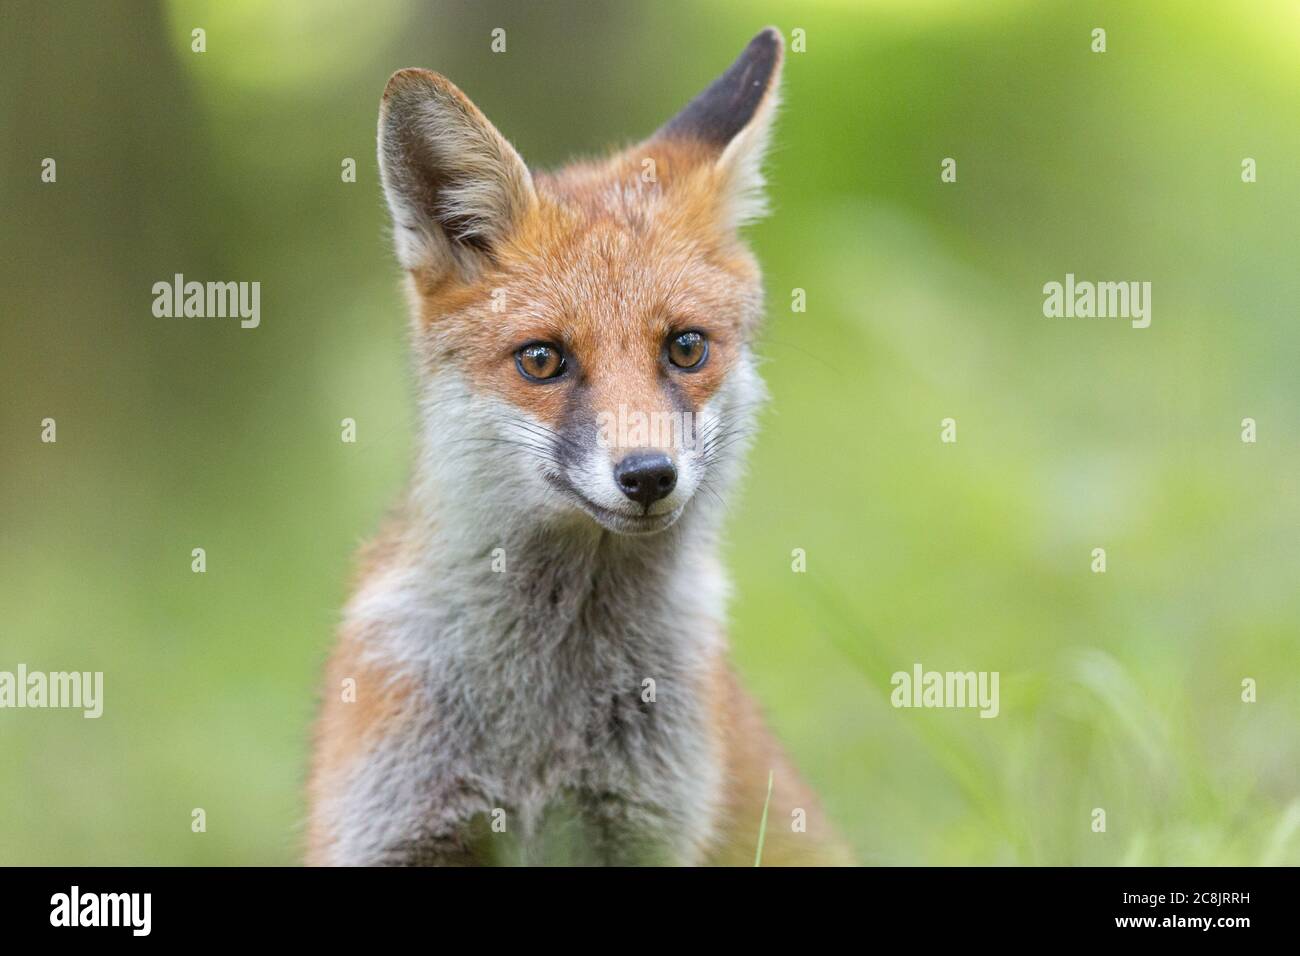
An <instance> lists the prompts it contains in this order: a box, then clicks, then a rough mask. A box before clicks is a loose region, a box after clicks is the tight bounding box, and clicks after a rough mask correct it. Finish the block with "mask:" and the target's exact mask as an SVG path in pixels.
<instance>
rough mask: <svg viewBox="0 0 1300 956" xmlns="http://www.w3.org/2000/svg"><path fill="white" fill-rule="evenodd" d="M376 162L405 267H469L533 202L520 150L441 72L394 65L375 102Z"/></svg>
mask: <svg viewBox="0 0 1300 956" xmlns="http://www.w3.org/2000/svg"><path fill="white" fill-rule="evenodd" d="M379 169H380V173H381V175H382V177H383V183H384V196H385V198H386V199H387V200H388V208H389V210H390V211H391V213H392V215H393V233H394V240H395V243H396V246H397V259H398V261H399V262H400V263H401V264H402V266H403V268H405V269H408V270H410V271H415V272H421V273H424V274H426V275H427V276H428V277H430V278H438V277H441V276H442V275H444V274H445V273H447V272H448V271H450V270H452V269H459V270H460V271H461V273H462V274H463V275H465V276H466V277H472V276H473V275H474V274H476V273H477V272H478V271H479V270H480V269H481V268H482V267H483V265H484V260H485V259H488V260H490V259H491V257H492V255H493V250H494V248H495V247H496V246H497V245H498V244H499V243H500V242H502V241H503V240H504V239H505V238H506V237H507V236H508V235H509V234H510V232H511V230H512V229H513V228H514V227H515V226H516V225H517V224H518V222H519V221H520V219H521V218H522V217H523V216H524V215H525V214H526V213H527V211H528V209H529V208H530V207H531V206H532V205H533V204H534V203H535V202H536V193H535V192H534V191H533V181H532V177H531V176H530V175H529V173H528V167H527V166H525V165H524V161H523V160H522V159H520V158H519V154H518V153H516V152H515V150H514V147H512V146H511V145H510V144H509V143H508V142H507V141H506V139H505V137H503V136H502V135H501V134H500V133H498V132H497V130H496V127H494V126H493V125H492V124H491V123H490V122H488V119H487V117H485V116H484V115H483V114H482V113H481V112H479V109H478V107H476V106H475V105H474V104H473V103H471V102H470V100H469V98H468V97H467V96H465V94H464V93H462V92H461V91H460V90H458V89H457V88H456V87H455V85H454V84H452V82H451V81H450V80H448V79H447V78H446V77H443V76H440V75H439V74H437V73H433V72H430V71H429V70H399V71H398V72H397V73H394V74H393V76H392V78H391V79H389V81H388V86H387V88H386V89H385V90H384V99H383V102H382V103H381V104H380V107H379Z"/></svg>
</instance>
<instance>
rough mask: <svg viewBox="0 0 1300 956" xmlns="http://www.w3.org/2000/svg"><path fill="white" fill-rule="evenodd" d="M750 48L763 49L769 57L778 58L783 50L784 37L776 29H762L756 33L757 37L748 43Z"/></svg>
mask: <svg viewBox="0 0 1300 956" xmlns="http://www.w3.org/2000/svg"><path fill="white" fill-rule="evenodd" d="M749 45H750V47H755V46H758V47H765V48H766V49H767V50H768V51H769V55H771V56H773V57H780V56H781V51H782V50H783V49H784V48H785V37H783V36H782V35H781V31H780V30H778V29H777V28H776V27H763V29H761V30H759V31H758V36H756V37H754V39H752V40H750V41H749Z"/></svg>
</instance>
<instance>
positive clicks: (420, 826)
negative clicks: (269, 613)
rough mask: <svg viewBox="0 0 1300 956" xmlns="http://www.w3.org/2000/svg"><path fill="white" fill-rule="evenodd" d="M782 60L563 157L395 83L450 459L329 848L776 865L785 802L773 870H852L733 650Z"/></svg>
mask: <svg viewBox="0 0 1300 956" xmlns="http://www.w3.org/2000/svg"><path fill="white" fill-rule="evenodd" d="M782 55H783V47H782V40H781V35H780V33H779V32H777V31H776V30H775V29H771V28H769V29H766V30H764V31H763V32H761V33H760V34H759V35H758V36H756V37H755V38H754V39H753V40H752V41H751V42H750V43H749V45H748V46H747V47H746V48H745V50H744V52H743V53H741V55H740V57H739V58H738V59H737V60H736V61H735V63H734V64H733V65H732V66H731V67H730V68H729V69H728V70H727V71H726V72H725V73H723V74H722V76H721V77H719V78H718V79H717V80H715V81H714V82H713V84H712V85H711V86H709V87H708V88H707V89H706V90H705V91H704V92H703V93H701V94H700V95H699V96H697V97H696V98H695V99H694V100H693V101H692V102H691V103H690V104H689V105H688V106H687V107H686V108H685V109H684V110H683V111H682V112H681V113H680V114H678V115H677V116H676V117H675V118H674V119H672V120H671V121H669V122H668V123H667V124H665V125H664V126H663V127H661V128H660V129H659V130H658V131H657V132H656V133H654V134H653V135H652V136H651V137H650V138H649V139H648V140H646V141H645V142H643V143H642V144H640V145H638V146H635V147H632V148H630V149H627V150H625V151H623V152H621V153H618V154H617V155H614V156H613V157H611V158H608V159H606V160H604V161H601V162H582V163H578V164H574V165H570V166H568V167H565V168H564V169H562V170H561V171H559V172H556V173H544V172H540V171H538V170H532V169H529V168H528V167H527V166H526V165H525V164H524V161H523V160H522V159H521V158H520V157H519V155H518V153H516V151H515V150H514V148H513V147H512V146H511V145H510V143H508V142H507V141H506V140H505V139H504V138H503V137H502V136H501V134H500V133H499V132H497V130H496V128H495V127H494V126H493V125H492V124H491V123H490V122H488V120H487V119H486V118H485V117H484V116H483V114H482V113H481V112H479V110H478V109H477V108H476V107H475V106H474V104H473V103H471V102H470V101H469V99H468V98H467V97H466V96H465V95H464V94H463V93H462V92H461V91H460V90H459V89H457V88H456V87H455V86H453V85H452V84H451V83H450V82H449V81H448V80H447V79H445V78H444V77H442V76H440V75H438V74H437V73H432V72H429V71H426V70H419V69H407V70H401V71H399V72H398V73H395V74H394V75H393V77H392V78H391V79H390V80H389V81H388V86H387V89H385V91H384V96H383V101H382V104H381V106H380V113H379V163H380V169H381V173H382V179H383V188H384V194H385V197H386V200H387V203H388V206H389V209H390V211H391V213H392V220H393V232H394V235H395V244H396V253H397V258H398V260H399V262H400V264H401V266H402V267H403V268H404V270H405V272H406V276H407V278H406V291H407V297H408V300H409V303H410V308H411V314H412V341H413V345H414V349H415V353H416V365H417V369H418V383H419V409H420V435H419V440H418V448H419V451H418V453H417V460H416V463H415V467H414V469H413V472H414V474H413V479H412V481H411V483H410V486H409V489H408V491H407V493H406V494H405V496H404V499H403V501H402V504H401V505H400V506H399V507H398V509H397V510H396V512H395V513H394V515H393V516H392V517H391V518H390V520H389V522H388V524H387V526H386V527H385V529H384V530H383V531H382V532H381V534H380V535H379V537H378V539H377V540H376V541H375V542H374V543H372V544H371V545H370V546H368V547H367V548H366V549H365V550H364V552H363V555H362V559H361V570H360V574H359V576H358V581H357V583H356V586H355V590H354V592H353V594H352V597H351V599H350V600H349V602H348V604H347V606H346V609H345V611H344V618H343V622H342V625H341V629H340V634H339V638H338V643H337V646H336V647H335V650H334V653H333V656H332V657H331V659H330V662H329V664H328V667H327V676H326V682H325V693H324V704H323V709H322V712H321V714H320V717H319V720H318V725H317V729H316V741H315V752H314V757H313V763H312V769H311V777H310V783H309V821H308V836H307V844H308V845H307V861H308V862H309V863H311V864H320V865H376V864H395V865H423V864H435V865H476V864H503V863H504V864H509V863H516V864H518V863H523V864H529V863H581V864H593V863H594V864H612V865H627V864H664V865H697V864H724V865H732V864H745V865H752V864H753V863H754V860H755V854H756V848H757V844H758V839H759V827H760V820H761V819H762V818H763V815H764V808H765V805H768V804H770V805H768V807H767V808H768V818H767V819H768V824H767V827H766V837H765V843H764V847H763V854H762V862H763V864H765V865H767V864H794V863H827V864H829V863H835V864H838V863H847V862H849V856H848V853H847V850H846V849H845V848H844V846H843V844H841V843H840V842H839V840H838V839H837V837H836V836H835V835H834V834H833V832H832V829H831V827H830V825H829V823H828V822H827V820H826V819H825V817H824V815H823V814H822V811H821V810H820V808H819V806H818V803H817V800H816V797H815V796H814V794H813V793H812V792H811V791H810V790H809V789H808V787H807V786H806V785H805V784H804V783H803V782H802V781H801V779H800V778H799V776H798V774H797V772H796V771H795V769H794V767H793V766H792V765H791V763H790V761H789V760H788V759H787V758H786V756H785V755H784V754H783V753H782V751H781V749H780V746H779V745H778V744H777V743H776V741H775V739H774V738H773V737H772V735H771V734H770V733H769V731H768V730H767V729H766V728H765V726H764V724H763V721H762V718H761V717H760V715H759V712H758V709H757V707H756V705H755V704H754V702H753V701H752V700H751V698H750V697H749V696H748V695H747V694H746V693H745V691H744V690H742V689H741V687H740V686H739V684H738V682H737V680H736V678H735V676H734V674H733V672H732V670H731V668H730V666H729V664H728V662H727V647H726V636H725V631H724V617H725V605H726V601H727V593H728V585H727V580H726V577H725V575H724V572H723V570H722V568H721V566H720V563H719V560H718V550H719V534H720V530H721V523H722V520H723V517H724V515H723V507H722V505H723V502H724V500H725V497H724V496H725V495H726V493H727V490H728V489H729V488H731V487H732V486H733V485H734V484H735V482H736V480H737V478H738V472H739V470H740V466H741V459H742V457H743V452H744V450H745V446H746V445H747V444H748V442H749V440H750V438H751V435H752V432H753V429H754V421H755V414H756V411H755V410H756V408H757V406H758V405H759V404H760V402H761V401H762V399H763V387H762V384H761V382H760V380H759V378H758V375H757V373H756V372H755V368H754V365H755V363H754V358H753V355H752V354H751V341H752V339H753V338H754V335H755V332H756V329H757V327H758V325H759V322H760V318H761V313H762V304H763V293H762V286H761V280H760V276H759V270H758V266H757V263H756V261H755V259H754V256H753V255H752V253H751V252H750V251H749V250H748V249H747V248H746V247H745V245H744V244H743V242H742V240H741V238H740V236H739V230H740V228H741V227H742V226H744V225H745V224H746V223H748V222H750V221H752V220H753V219H755V218H756V217H757V216H758V215H760V214H761V213H762V212H763V211H764V209H763V198H762V185H763V182H762V175H761V165H762V160H763V153H764V149H765V147H766V144H767V141H768V138H769V131H770V129H771V125H772V119H773V114H774V111H775V109H776V101H777V87H778V80H779V76H780V70H781V62H782ZM655 416H659V417H660V419H661V420H663V419H664V417H666V418H667V420H670V421H673V422H688V423H689V424H688V425H686V426H684V427H682V428H679V429H675V430H674V429H667V432H671V433H673V434H665V429H662V428H653V427H649V428H647V427H644V422H645V421H646V420H647V418H651V419H653V418H654V417H655ZM615 421H617V422H619V423H620V427H618V428H610V427H606V426H608V425H609V424H610V423H611V422H615ZM629 423H631V424H630V427H624V426H628V424H629ZM349 688H350V689H351V691H349ZM769 774H770V775H771V780H772V789H771V796H770V801H769V799H768V786H769Z"/></svg>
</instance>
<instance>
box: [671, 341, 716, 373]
mask: <svg viewBox="0 0 1300 956" xmlns="http://www.w3.org/2000/svg"><path fill="white" fill-rule="evenodd" d="M708 357H709V341H708V339H706V338H705V337H704V336H703V335H701V334H700V333H699V332H683V333H681V334H680V335H674V336H673V337H672V338H671V339H669V340H668V360H669V361H670V362H672V363H673V364H674V365H676V366H677V367H678V368H681V369H687V370H688V371H689V370H693V369H697V368H699V367H700V366H701V365H703V364H704V360H705V359H706V358H708Z"/></svg>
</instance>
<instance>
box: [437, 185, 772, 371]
mask: <svg viewBox="0 0 1300 956" xmlns="http://www.w3.org/2000/svg"><path fill="white" fill-rule="evenodd" d="M549 186H550V184H547V185H545V186H543V185H540V184H539V189H538V192H539V200H540V201H539V203H538V205H537V207H536V208H535V209H534V210H533V213H532V215H530V217H529V219H528V221H527V222H525V223H522V224H521V227H520V228H519V230H518V231H517V233H516V235H515V236H514V237H513V238H512V240H511V241H510V242H508V243H506V244H504V246H503V247H502V248H501V249H500V250H499V257H498V260H497V262H496V265H495V267H494V268H492V269H491V270H489V271H488V272H486V273H485V274H484V275H482V276H481V277H480V278H479V279H478V281H477V282H475V283H473V285H472V286H469V287H460V288H455V287H451V288H449V287H448V286H446V285H444V286H443V287H441V288H439V289H437V290H430V293H429V294H428V295H426V297H425V298H426V301H425V303H424V306H425V308H424V309H423V310H422V311H423V312H424V314H425V317H426V322H427V323H428V324H429V325H430V326H437V325H439V324H444V323H445V324H450V325H453V326H459V327H460V328H459V331H461V332H463V331H465V328H464V324H465V323H472V324H474V325H476V326H478V328H479V331H480V332H482V331H486V330H488V329H490V330H491V333H492V337H493V338H496V339H499V340H500V339H504V340H511V341H513V342H514V343H515V344H516V345H518V344H521V343H522V342H523V341H524V340H527V339H542V340H548V341H550V340H553V341H557V342H562V343H571V344H574V345H585V346H588V347H591V346H595V345H597V344H602V345H605V346H609V347H613V348H623V349H626V348H632V347H634V346H635V345H636V343H638V342H640V341H642V340H644V339H645V338H646V336H649V337H650V338H652V339H653V338H656V337H659V336H662V335H664V334H666V333H667V332H668V331H670V330H672V329H679V330H680V329H684V328H696V327H698V328H702V329H706V330H708V331H710V332H713V333H715V334H718V335H730V334H733V333H734V334H741V333H743V332H745V331H747V326H748V325H749V324H750V323H751V322H752V320H753V318H754V317H755V314H756V313H757V311H758V310H759V309H760V308H761V298H762V294H761V285H760V279H759V273H758V269H757V265H756V263H755V261H754V259H753V257H752V255H751V254H750V253H749V252H748V250H747V249H745V248H744V247H743V246H741V245H740V244H738V243H735V242H729V241H727V240H726V239H725V237H723V236H721V235H719V234H718V233H717V231H716V230H714V229H713V228H711V226H710V224H709V223H708V222H707V221H701V220H700V219H698V218H697V219H692V217H691V214H690V210H689V209H683V207H682V204H681V202H679V201H677V199H676V197H673V196H672V195H671V194H669V193H668V191H667V190H665V189H663V188H662V187H661V186H655V187H653V188H647V189H646V190H645V191H644V195H643V196H642V197H641V201H640V202H636V201H634V199H635V197H634V195H633V194H634V190H635V187H631V186H629V187H627V191H628V195H626V196H622V197H620V196H618V195H616V194H615V193H616V191H617V190H618V189H619V188H620V187H619V185H618V183H617V182H616V181H615V182H611V181H610V180H605V181H604V182H602V183H601V184H599V186H597V185H596V184H594V183H593V184H591V188H590V189H586V190H583V191H581V192H580V193H579V194H578V195H577V197H576V198H575V196H574V195H573V194H572V193H568V194H566V192H565V191H560V190H558V189H552V188H549ZM448 319H450V320H451V321H450V322H448V321H447V320H448ZM485 326H486V328H485Z"/></svg>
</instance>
